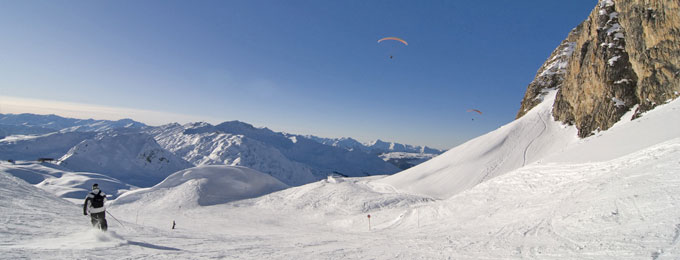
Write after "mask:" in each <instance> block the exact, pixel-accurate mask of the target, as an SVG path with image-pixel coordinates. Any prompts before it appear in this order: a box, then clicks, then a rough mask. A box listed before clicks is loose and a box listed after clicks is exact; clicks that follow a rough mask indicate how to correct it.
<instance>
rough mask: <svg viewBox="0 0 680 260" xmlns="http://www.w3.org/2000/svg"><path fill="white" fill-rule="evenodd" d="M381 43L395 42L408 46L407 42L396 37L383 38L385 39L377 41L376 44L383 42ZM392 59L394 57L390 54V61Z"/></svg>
mask: <svg viewBox="0 0 680 260" xmlns="http://www.w3.org/2000/svg"><path fill="white" fill-rule="evenodd" d="M383 41H397V42H400V43H403V44H404V45H406V46H408V42H406V41H404V40H403V39H401V38H398V37H385V38H382V39H380V40H378V43H380V42H383ZM390 52H392V50H390ZM392 58H394V55H392V54H390V59H392Z"/></svg>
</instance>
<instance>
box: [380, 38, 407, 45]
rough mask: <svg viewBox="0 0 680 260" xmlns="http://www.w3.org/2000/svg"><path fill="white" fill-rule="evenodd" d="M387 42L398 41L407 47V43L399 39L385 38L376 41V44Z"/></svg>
mask: <svg viewBox="0 0 680 260" xmlns="http://www.w3.org/2000/svg"><path fill="white" fill-rule="evenodd" d="M388 40H391V41H398V42H401V43H403V44H404V45H408V43H407V42H406V41H404V40H403V39H401V38H397V37H385V38H382V39H380V40H378V42H382V41H388Z"/></svg>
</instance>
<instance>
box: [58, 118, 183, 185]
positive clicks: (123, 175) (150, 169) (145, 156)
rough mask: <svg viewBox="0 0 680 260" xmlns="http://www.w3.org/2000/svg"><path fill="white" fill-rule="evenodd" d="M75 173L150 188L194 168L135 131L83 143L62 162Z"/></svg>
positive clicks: (65, 156)
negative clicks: (105, 176)
mask: <svg viewBox="0 0 680 260" xmlns="http://www.w3.org/2000/svg"><path fill="white" fill-rule="evenodd" d="M59 165H61V166H63V167H66V168H68V169H71V170H73V171H89V172H98V173H103V174H106V175H108V176H110V177H114V178H117V179H124V180H126V181H127V182H128V183H130V184H133V185H136V186H141V187H145V186H146V187H148V186H152V185H154V184H156V183H158V182H160V181H161V180H163V179H165V178H166V177H167V176H168V175H170V174H172V173H174V172H176V171H179V170H182V169H186V168H190V167H193V165H192V164H191V163H189V162H187V161H185V160H184V159H182V158H180V157H179V156H176V155H175V154H173V153H172V152H169V151H167V150H165V149H163V148H161V147H160V146H159V145H158V143H156V141H155V140H154V139H153V137H151V136H150V135H147V134H143V133H137V132H135V131H107V132H103V133H99V134H98V135H97V136H96V137H95V138H93V139H88V140H85V141H82V142H81V143H79V144H78V145H76V146H74V147H73V148H71V150H69V151H68V153H67V154H65V155H64V156H63V157H61V158H60V159H59Z"/></svg>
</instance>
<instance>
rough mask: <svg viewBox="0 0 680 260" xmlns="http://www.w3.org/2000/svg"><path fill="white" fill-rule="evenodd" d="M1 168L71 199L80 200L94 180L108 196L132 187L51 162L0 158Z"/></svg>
mask: <svg viewBox="0 0 680 260" xmlns="http://www.w3.org/2000/svg"><path fill="white" fill-rule="evenodd" d="M0 171H3V172H6V173H9V174H11V175H13V176H15V177H18V178H20V179H22V180H24V181H26V182H28V183H30V184H34V185H35V186H36V187H39V188H42V189H43V190H45V191H48V192H49V193H51V194H54V195H56V196H57V197H60V198H63V199H67V200H70V201H72V202H74V203H82V201H83V199H84V198H85V196H86V195H87V193H88V192H89V191H90V189H91V187H92V184H94V183H97V184H99V185H101V186H102V187H107V191H108V192H107V194H109V195H111V197H110V199H115V198H117V197H118V196H119V195H120V194H122V193H124V192H126V191H129V190H132V189H134V188H135V187H134V186H131V185H129V184H126V183H123V182H121V181H120V180H118V179H114V178H111V177H109V176H106V175H103V174H99V173H91V172H72V171H70V170H68V169H65V168H63V167H60V166H59V165H55V164H52V163H34V162H24V161H17V162H16V163H8V162H0Z"/></svg>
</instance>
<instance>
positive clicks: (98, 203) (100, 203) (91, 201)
mask: <svg viewBox="0 0 680 260" xmlns="http://www.w3.org/2000/svg"><path fill="white" fill-rule="evenodd" d="M105 202H106V194H105V193H104V192H103V191H101V190H98V192H97V193H95V192H94V191H92V192H90V193H89V194H87V197H85V203H83V214H87V213H88V212H89V213H90V214H92V213H99V212H104V211H106V208H105V207H104V203H105Z"/></svg>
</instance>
